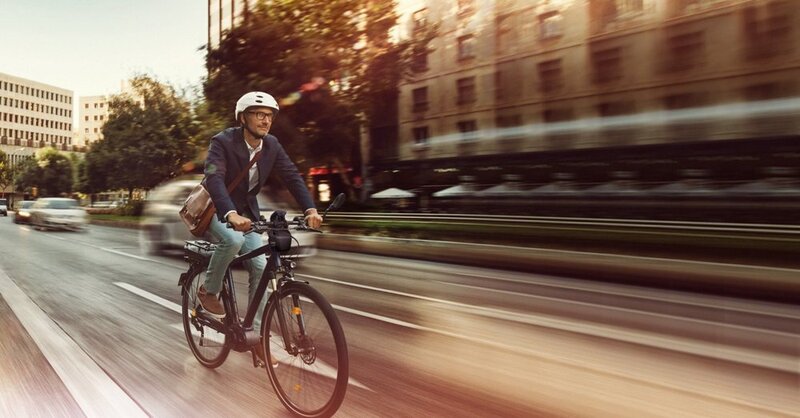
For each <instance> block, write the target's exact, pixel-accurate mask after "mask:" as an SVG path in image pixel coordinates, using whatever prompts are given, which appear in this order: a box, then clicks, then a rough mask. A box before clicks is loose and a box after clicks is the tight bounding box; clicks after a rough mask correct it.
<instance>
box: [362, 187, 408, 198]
mask: <svg viewBox="0 0 800 418" xmlns="http://www.w3.org/2000/svg"><path fill="white" fill-rule="evenodd" d="M414 196H416V195H415V194H414V193H412V192H409V191H407V190H403V189H398V188H396V187H390V188H388V189H386V190H381V191H379V192H377V193H373V194H372V195H371V196H370V197H371V198H373V199H406V198H410V197H414Z"/></svg>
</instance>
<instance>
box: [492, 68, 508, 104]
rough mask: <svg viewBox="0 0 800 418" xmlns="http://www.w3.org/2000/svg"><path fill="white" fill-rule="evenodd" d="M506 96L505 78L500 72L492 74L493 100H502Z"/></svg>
mask: <svg viewBox="0 0 800 418" xmlns="http://www.w3.org/2000/svg"><path fill="white" fill-rule="evenodd" d="M506 94H507V93H506V85H505V76H504V74H503V72H502V71H496V72H495V73H494V98H495V100H504V99H505V98H506Z"/></svg>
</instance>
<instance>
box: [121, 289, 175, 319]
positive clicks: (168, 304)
mask: <svg viewBox="0 0 800 418" xmlns="http://www.w3.org/2000/svg"><path fill="white" fill-rule="evenodd" d="M114 284H115V285H117V286H119V287H121V288H123V289H125V290H127V291H129V292H131V293H133V294H135V295H139V296H141V297H143V298H145V299H147V300H149V301H151V302H155V303H157V304H159V305H161V306H163V307H165V308H167V309H169V310H171V311H174V312H177V313H179V314H180V313H181V305H178V304H177V303H173V302H170V301H168V300H166V299H164V298H162V297H161V296H158V295H154V294H152V293H150V292H148V291H146V290H142V289H139V288H138V287H136V286H134V285H131V284H128V283H125V282H114Z"/></svg>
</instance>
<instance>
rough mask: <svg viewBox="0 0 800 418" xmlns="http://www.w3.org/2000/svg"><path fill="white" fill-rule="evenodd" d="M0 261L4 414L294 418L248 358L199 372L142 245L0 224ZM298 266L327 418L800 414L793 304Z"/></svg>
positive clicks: (120, 233) (161, 269) (168, 291)
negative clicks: (326, 352) (332, 382)
mask: <svg viewBox="0 0 800 418" xmlns="http://www.w3.org/2000/svg"><path fill="white" fill-rule="evenodd" d="M0 257H1V258H0V327H2V328H0V329H2V330H3V331H2V332H1V333H0V376H2V377H3V378H2V381H0V416H30V415H44V416H83V415H88V416H109V414H114V415H129V416H135V415H149V416H155V417H179V416H187V415H196V414H203V415H224V416H236V417H247V416H278V417H280V416H288V414H287V412H285V410H284V409H283V407H282V405H281V404H280V403H279V401H278V400H277V398H276V397H275V395H274V394H273V392H272V389H271V387H270V385H269V381H268V378H267V376H266V373H265V372H264V371H263V370H259V369H254V368H253V367H252V363H251V362H250V357H249V355H245V354H240V353H232V354H231V356H230V357H229V358H228V360H227V361H226V363H225V364H224V365H223V366H222V367H220V368H219V369H216V370H208V369H205V368H203V367H202V366H201V365H200V364H199V363H198V362H197V361H196V360H195V359H194V357H193V356H192V354H191V352H190V351H189V348H188V346H187V345H186V341H185V338H184V335H183V331H182V328H181V325H180V315H179V313H178V312H176V311H175V310H174V309H175V307H176V306H178V305H179V303H180V301H179V293H178V288H177V286H176V284H177V279H178V275H179V274H180V273H181V271H182V270H184V268H185V267H184V264H183V261H182V260H181V258H180V257H178V256H176V257H153V256H147V255H144V254H142V252H141V250H140V247H139V242H138V235H137V232H136V231H134V230H127V229H117V228H109V227H101V226H95V225H93V226H90V228H89V231H88V232H86V233H70V232H42V231H35V230H33V229H32V228H30V227H28V226H19V225H14V224H13V223H12V222H11V219H10V218H1V219H0ZM300 264H301V267H300V270H299V273H300V274H299V275H298V278H300V279H304V280H308V281H309V282H311V283H312V284H313V285H314V286H315V287H316V288H318V289H319V290H321V291H322V292H323V294H325V295H326V297H328V299H329V300H330V301H331V302H332V303H333V304H334V305H335V306H336V308H337V312H338V315H339V317H340V319H341V320H342V323H343V326H344V329H345V332H346V334H347V339H348V345H349V349H350V361H351V383H350V387H349V389H348V392H347V396H346V398H345V401H344V404H343V405H342V407H341V409H340V411H339V413H338V414H337V416H341V417H404V416H408V417H418V416H429V417H431V416H432V417H439V416H441V417H454V416H474V417H494V416H506V417H517V416H519V417H523V416H524V417H530V416H587V417H595V416H615V417H619V416H630V417H642V416H704V417H708V416H719V417H731V416H753V417H756V416H758V417H762V416H800V396H798V395H800V325H798V324H800V321H798V320H800V307H798V306H797V305H790V304H778V303H770V302H761V301H751V300H745V299H734V298H725V297H713V296H708V295H696V294H691V293H682V292H675V291H665V290H654V289H647V288H637V287H632V286H625V285H619V284H608V283H595V282H592V281H587V280H577V279H570V278H558V277H548V276H542V275H534V274H525V273H517V272H508V271H501V270H490V269H481V268H475V267H463V266H456V265H448V264H438V263H433V262H424V261H413V260H404V259H400V258H391V257H378V256H367V255H360V254H352V253H343V252H335V251H319V253H318V255H317V256H315V257H313V258H310V259H307V260H304V262H301V263H300ZM244 280H246V278H245V274H244V272H239V273H238V274H237V282H240V283H242V284H243V283H244ZM239 289H240V292H239V296H240V297H243V296H244V295H246V291H245V290H244V289H245V287H244V286H241V287H240V288H239Z"/></svg>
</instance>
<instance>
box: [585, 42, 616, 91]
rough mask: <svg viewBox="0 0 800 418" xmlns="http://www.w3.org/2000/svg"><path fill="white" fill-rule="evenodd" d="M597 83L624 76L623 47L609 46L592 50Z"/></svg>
mask: <svg viewBox="0 0 800 418" xmlns="http://www.w3.org/2000/svg"><path fill="white" fill-rule="evenodd" d="M592 69H593V71H594V82H595V83H598V84H599V83H608V82H610V81H616V80H619V79H621V78H622V48H620V47H615V48H607V49H601V50H596V51H593V52H592Z"/></svg>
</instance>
